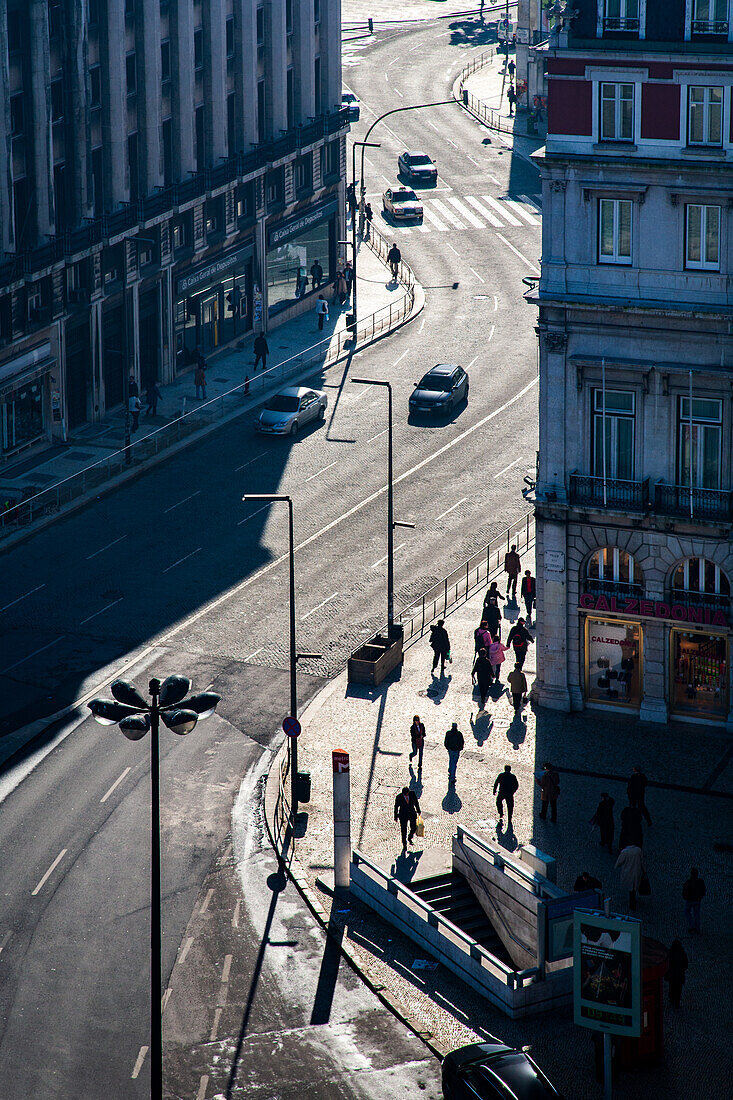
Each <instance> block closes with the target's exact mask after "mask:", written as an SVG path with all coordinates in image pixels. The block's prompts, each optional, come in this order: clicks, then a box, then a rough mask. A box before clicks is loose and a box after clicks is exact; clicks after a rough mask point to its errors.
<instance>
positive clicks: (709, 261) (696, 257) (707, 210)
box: [685, 203, 720, 271]
mask: <svg viewBox="0 0 733 1100" xmlns="http://www.w3.org/2000/svg"><path fill="white" fill-rule="evenodd" d="M685 213H686V220H685V267H692V268H703V269H705V270H707V271H719V270H720V207H719V206H701V205H698V204H697V203H688V204H687V206H686V207H685Z"/></svg>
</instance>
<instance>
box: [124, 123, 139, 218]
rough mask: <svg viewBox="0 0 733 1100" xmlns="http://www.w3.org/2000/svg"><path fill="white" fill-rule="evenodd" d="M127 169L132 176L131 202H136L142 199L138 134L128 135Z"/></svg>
mask: <svg viewBox="0 0 733 1100" xmlns="http://www.w3.org/2000/svg"><path fill="white" fill-rule="evenodd" d="M127 168H128V172H129V175H130V202H136V201H137V199H139V197H140V174H139V164H138V152H137V134H128V135H127Z"/></svg>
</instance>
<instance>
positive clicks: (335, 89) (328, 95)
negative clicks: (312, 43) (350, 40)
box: [321, 0, 341, 112]
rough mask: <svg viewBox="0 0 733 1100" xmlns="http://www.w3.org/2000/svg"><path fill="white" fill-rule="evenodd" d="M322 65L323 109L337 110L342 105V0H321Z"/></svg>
mask: <svg viewBox="0 0 733 1100" xmlns="http://www.w3.org/2000/svg"><path fill="white" fill-rule="evenodd" d="M324 9H325V10H324ZM324 31H325V34H324ZM324 47H325V48H324ZM321 67H322V69H323V72H322V76H321V79H322V81H323V103H322V109H323V111H324V112H325V111H335V110H337V109H338V108H339V107H340V106H341V0H321Z"/></svg>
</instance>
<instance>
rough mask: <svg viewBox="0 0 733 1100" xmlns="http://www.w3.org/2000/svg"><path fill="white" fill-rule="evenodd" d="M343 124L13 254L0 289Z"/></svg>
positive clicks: (327, 120) (305, 130) (0, 276)
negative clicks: (46, 242)
mask: <svg viewBox="0 0 733 1100" xmlns="http://www.w3.org/2000/svg"><path fill="white" fill-rule="evenodd" d="M348 124H349V112H348V109H347V108H343V109H342V110H339V111H334V112H332V113H331V114H327V115H320V116H319V117H318V118H316V119H314V120H313V121H312V122H309V123H308V124H307V125H305V126H296V127H295V128H294V129H292V130H289V131H288V132H287V133H286V134H284V135H283V136H282V137H281V138H278V139H277V140H275V141H266V142H262V143H261V144H260V145H256V146H255V147H254V148H253V149H252V150H251V152H249V153H236V154H235V155H234V156H233V157H229V158H228V159H227V160H225V161H223V162H222V163H221V164H218V165H216V167H214V168H205V169H204V170H203V171H201V172H196V173H195V174H194V175H192V176H191V177H190V178H189V179H186V180H180V181H178V182H177V183H173V184H171V185H170V187H164V188H160V190H158V191H155V192H154V193H153V194H151V195H147V196H146V197H145V198H143V199H140V200H139V201H138V202H135V203H131V204H130V205H128V206H123V207H122V208H121V209H119V210H114V211H112V213H109V214H103V215H102V216H101V217H99V218H90V219H88V220H87V223H86V225H83V226H79V227H78V228H76V229H72V230H70V231H69V232H66V233H64V234H63V235H61V236H58V237H55V238H54V239H53V240H52V241H51V242H50V243H49V244H45V245H40V246H39V247H38V248H34V249H30V250H29V251H26V252H19V253H16V254H15V255H14V256H12V257H11V258H10V259H8V260H6V262H5V263H2V264H0V286H7V284H8V283H12V282H14V281H15V280H16V279H20V278H22V277H23V276H24V275H32V274H33V273H34V272H36V271H42V270H43V269H44V268H46V267H50V266H51V265H52V264H55V263H58V262H59V261H61V260H63V259H65V258H68V257H70V256H74V255H76V254H77V253H79V252H83V251H84V250H85V249H87V248H91V247H92V246H93V245H96V244H101V243H102V242H103V241H105V240H107V239H109V238H110V237H117V236H121V235H122V234H123V233H128V232H130V231H131V230H133V229H136V228H138V226H140V225H143V224H144V223H145V222H148V221H150V220H152V219H153V218H157V217H160V216H161V215H162V214H164V213H165V212H166V211H167V210H171V209H172V208H173V207H175V206H179V205H182V204H184V203H187V202H191V201H192V200H193V199H197V198H200V197H201V196H202V195H205V194H206V193H207V192H208V191H212V190H215V189H216V188H218V187H223V186H225V185H226V184H228V183H233V182H234V181H235V180H238V179H240V178H241V177H242V176H247V175H250V174H251V173H253V172H256V171H258V169H260V168H265V167H267V166H268V165H269V164H272V163H274V162H276V161H278V160H282V159H283V158H284V157H286V156H289V155H290V154H291V153H294V152H297V151H298V150H299V149H303V148H305V147H306V146H308V145H312V144H313V143H314V142H316V141H318V140H320V139H321V138H324V137H328V136H329V135H331V134H335V133H338V131H339V130H343V129H344V128H345V127H346V126H348Z"/></svg>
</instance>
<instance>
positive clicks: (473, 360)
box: [466, 355, 478, 371]
mask: <svg viewBox="0 0 733 1100" xmlns="http://www.w3.org/2000/svg"><path fill="white" fill-rule="evenodd" d="M477 359H478V355H474V357H473V359H472V360H471V362H470V363H469V364H468V366H467V367H466V370H467V371H469V370H470V369H471V367H472V366H473V364H474V363H475V362H476V360H477Z"/></svg>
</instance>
